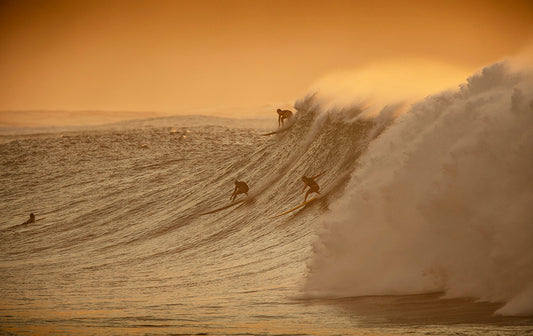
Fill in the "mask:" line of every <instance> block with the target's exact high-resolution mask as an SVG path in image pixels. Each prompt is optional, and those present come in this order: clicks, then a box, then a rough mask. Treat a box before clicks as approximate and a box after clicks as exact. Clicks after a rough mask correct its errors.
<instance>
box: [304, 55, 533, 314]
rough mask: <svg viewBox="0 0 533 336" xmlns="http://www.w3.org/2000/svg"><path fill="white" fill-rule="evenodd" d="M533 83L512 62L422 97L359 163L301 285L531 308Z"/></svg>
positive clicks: (335, 292)
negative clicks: (440, 293) (432, 294)
mask: <svg viewBox="0 0 533 336" xmlns="http://www.w3.org/2000/svg"><path fill="white" fill-rule="evenodd" d="M532 126H533V79H532V77H531V76H530V75H527V74H525V73H518V72H514V73H512V72H511V71H510V70H509V67H508V66H507V65H506V64H505V63H498V64H495V65H492V66H490V67H487V68H485V69H483V71H482V72H481V73H479V74H476V75H474V76H472V77H471V78H469V79H468V82H467V83H466V84H465V85H463V86H462V87H461V89H460V90H459V91H457V92H445V93H441V94H439V95H434V96H431V97H428V98H426V99H425V100H424V101H422V102H419V103H418V104H416V105H414V106H413V107H412V108H411V109H410V110H409V111H408V112H407V113H406V114H404V115H402V116H401V117H399V118H398V120H397V122H396V124H395V125H393V126H392V127H390V128H389V129H387V130H386V131H385V132H384V133H383V134H382V135H381V136H380V137H379V138H378V139H376V140H375V141H374V142H373V143H372V144H371V145H370V147H369V148H368V151H367V152H366V153H365V154H363V156H362V157H361V158H360V165H359V166H358V168H357V169H356V170H355V171H354V173H353V175H352V178H351V181H350V183H349V185H348V187H347V188H346V192H345V194H344V195H343V196H342V198H340V199H339V200H338V201H337V202H335V203H334V204H332V206H331V212H330V213H328V214H327V215H326V216H324V218H323V219H322V222H323V224H324V228H325V229H324V232H323V233H321V235H320V239H319V241H318V242H317V244H316V246H315V254H314V257H313V260H312V262H311V264H310V270H309V275H308V279H307V283H306V286H305V290H306V291H307V293H308V294H309V295H317V296H330V295H331V296H358V295H379V294H409V293H423V292H431V291H443V292H445V293H446V296H448V297H476V298H479V299H481V300H489V301H501V302H506V304H505V306H503V307H502V308H501V309H500V310H499V311H498V312H497V313H500V314H506V315H532V314H533V290H532V288H533V251H532V250H531V242H532V241H533V210H532V209H531V205H532V204H533V156H532V153H533V127H532Z"/></svg>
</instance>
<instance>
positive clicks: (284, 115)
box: [278, 109, 292, 127]
mask: <svg viewBox="0 0 533 336" xmlns="http://www.w3.org/2000/svg"><path fill="white" fill-rule="evenodd" d="M290 118H292V112H291V111H289V110H282V109H278V127H279V126H283V122H284V121H285V119H290Z"/></svg>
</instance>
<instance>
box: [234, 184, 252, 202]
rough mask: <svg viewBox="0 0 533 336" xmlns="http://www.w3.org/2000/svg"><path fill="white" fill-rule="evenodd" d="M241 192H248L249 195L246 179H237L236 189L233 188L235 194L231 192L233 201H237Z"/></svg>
mask: <svg viewBox="0 0 533 336" xmlns="http://www.w3.org/2000/svg"><path fill="white" fill-rule="evenodd" d="M239 194H246V196H248V185H247V184H246V182H244V181H237V180H235V189H234V190H233V194H231V201H232V202H233V201H235V198H236V197H237V195H239Z"/></svg>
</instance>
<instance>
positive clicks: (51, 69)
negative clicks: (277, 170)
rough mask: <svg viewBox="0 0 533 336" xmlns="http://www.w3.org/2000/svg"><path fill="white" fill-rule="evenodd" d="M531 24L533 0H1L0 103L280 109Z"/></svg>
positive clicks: (452, 56) (466, 50) (499, 45)
mask: <svg viewBox="0 0 533 336" xmlns="http://www.w3.org/2000/svg"><path fill="white" fill-rule="evenodd" d="M532 33H533V1H531V0H526V1H513V0H509V1H499V0H498V1H468V0H461V1H444V0H443V1H431V0H428V1H408V0H404V1H335V0H328V1H310V0H305V1H272V0H270V1H256V0H249V1H196V0H194V1H155V0H154V1H136V0H129V1H109V0H106V1H95V0H91V1H82V0H71V1H54V0H47V1H40V0H39V1H29V0H14V1H5V0H0V110H10V109H11V110H12V109H15V110H27V109H53V110H121V111H129V110H133V111H163V112H177V113H190V112H191V111H193V112H194V111H197V110H198V109H203V108H207V109H209V108H214V109H218V108H222V107H226V108H227V107H233V106H241V107H242V106H244V107H247V106H250V107H252V106H262V105H266V104H273V106H275V105H276V104H283V103H284V102H290V101H293V100H295V99H297V98H299V97H300V96H301V95H303V94H305V92H306V90H307V89H308V87H309V86H310V85H311V84H312V83H313V82H314V81H315V80H317V79H318V78H321V77H323V76H325V75H328V74H330V73H332V72H337V71H342V70H351V69H357V68H361V67H365V66H366V65H367V64H369V63H375V62H379V61H382V60H386V61H390V60H402V59H405V58H417V59H428V60H432V61H438V62H442V63H446V64H448V65H451V66H454V67H457V68H459V69H462V70H465V71H474V70H477V69H479V68H480V67H482V66H485V65H489V64H490V63H492V62H495V61H498V60H501V59H503V58H505V57H506V56H509V55H512V54H516V53H518V52H519V51H520V50H521V49H522V48H524V47H525V46H526V44H528V43H530V42H531V38H532V37H533V34H532ZM432 76H434V77H438V75H437V76H435V75H434V74H433V75H432Z"/></svg>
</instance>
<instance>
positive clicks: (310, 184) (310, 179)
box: [302, 171, 326, 203]
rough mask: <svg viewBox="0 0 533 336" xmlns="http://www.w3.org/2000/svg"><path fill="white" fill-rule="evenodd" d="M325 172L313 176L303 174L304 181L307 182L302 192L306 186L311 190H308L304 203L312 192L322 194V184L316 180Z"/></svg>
mask: <svg viewBox="0 0 533 336" xmlns="http://www.w3.org/2000/svg"><path fill="white" fill-rule="evenodd" d="M325 172H326V171H323V172H322V173H320V174H318V175H317V176H313V177H307V176H305V175H304V176H302V181H303V182H304V183H305V186H304V189H303V190H302V192H303V191H304V190H305V188H307V187H309V190H307V192H306V193H305V198H304V203H305V202H306V201H307V196H309V194H310V193H317V194H320V191H318V190H319V189H320V186H319V185H318V183H316V182H315V179H316V178H318V177H319V176H321V175H322V174H324V173H325Z"/></svg>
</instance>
